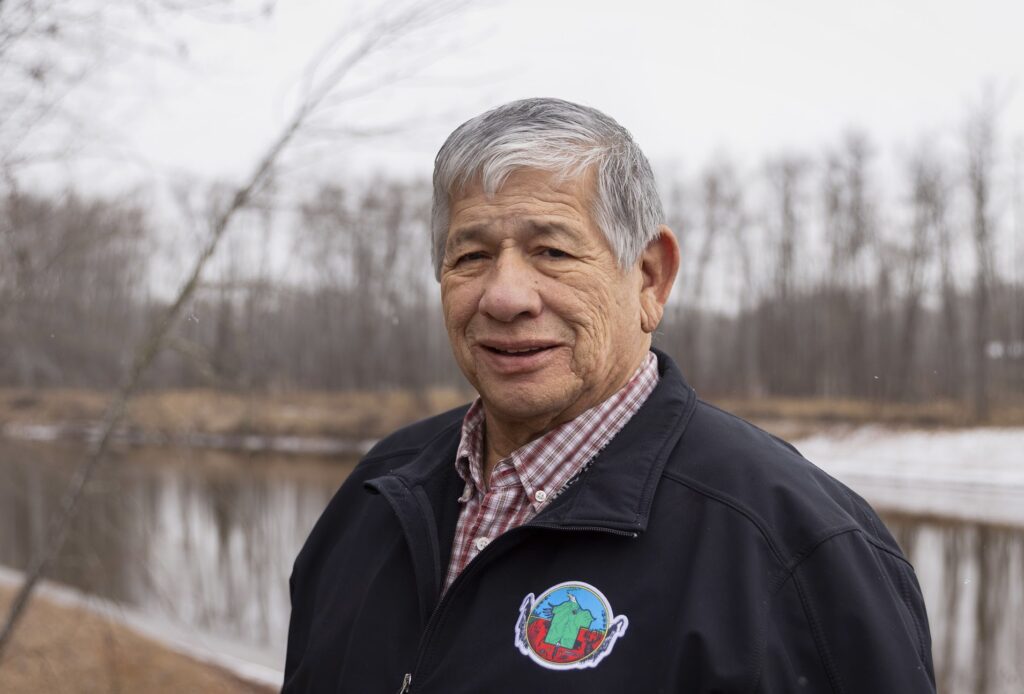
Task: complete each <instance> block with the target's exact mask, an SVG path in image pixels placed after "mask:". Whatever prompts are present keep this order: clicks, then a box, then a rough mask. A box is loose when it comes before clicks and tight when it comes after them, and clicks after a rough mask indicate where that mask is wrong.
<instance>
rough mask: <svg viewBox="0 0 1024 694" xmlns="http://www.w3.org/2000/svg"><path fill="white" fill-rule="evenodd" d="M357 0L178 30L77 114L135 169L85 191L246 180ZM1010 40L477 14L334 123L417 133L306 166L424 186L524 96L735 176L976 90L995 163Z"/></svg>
mask: <svg viewBox="0 0 1024 694" xmlns="http://www.w3.org/2000/svg"><path fill="white" fill-rule="evenodd" d="M353 4H355V5H357V6H358V7H357V8H356V9H357V10H358V9H359V8H360V7H361V8H363V9H365V8H366V7H371V6H373V5H374V4H375V2H366V1H364V2H361V3H352V2H348V3H342V2H338V1H337V0H280V2H279V3H278V5H277V7H276V9H275V11H274V14H273V15H272V16H271V17H270V18H269V19H261V20H257V21H254V22H250V23H247V24H244V25H238V26H230V25H223V24H199V23H189V24H181V25H180V26H178V27H176V28H175V31H177V32H178V33H179V34H180V35H182V36H184V38H185V39H186V40H187V42H188V44H189V46H190V55H191V57H190V60H189V62H188V64H187V65H186V66H185V67H182V66H180V65H176V64H173V63H159V62H157V63H154V62H147V63H146V64H145V65H144V66H142V67H135V68H134V69H133V70H127V71H126V72H125V75H126V76H125V77H124V78H123V79H122V80H120V81H119V82H117V84H118V85H119V86H118V87H117V89H118V91H117V94H116V95H115V96H113V97H111V96H110V95H104V96H103V97H102V104H103V106H102V108H95V107H88V108H89V109H90V111H91V112H92V115H93V116H95V117H98V118H102V119H103V121H104V123H105V128H106V130H107V131H108V132H109V133H111V137H112V138H113V140H114V141H115V142H117V143H118V144H119V145H121V146H123V147H124V148H125V149H126V150H129V151H133V152H136V153H137V154H138V156H139V157H140V158H141V159H142V160H143V161H145V162H147V165H146V166H144V167H137V166H134V165H132V166H127V167H109V166H107V167H100V169H99V170H98V171H97V170H94V171H91V172H90V173H89V183H90V184H91V185H99V186H106V185H114V186H121V185H124V184H125V183H128V184H129V185H131V184H132V183H134V182H139V183H141V181H142V180H143V179H145V178H146V177H148V176H150V175H152V174H153V173H154V172H158V173H159V174H165V173H167V172H169V171H170V172H175V173H184V174H187V175H189V176H195V177H197V178H198V179H200V180H210V179H228V180H230V179H232V178H237V177H239V176H241V175H242V174H243V173H244V172H245V171H246V170H248V168H249V167H250V166H251V165H252V163H253V161H254V160H255V158H256V157H257V156H258V154H259V152H260V151H261V150H262V149H263V148H264V147H265V146H266V144H267V142H268V141H269V140H270V139H271V138H272V137H273V135H274V133H275V132H277V131H278V130H279V128H280V127H281V124H282V122H283V121H284V118H285V115H286V113H287V110H288V104H289V103H290V99H291V98H292V97H293V96H294V89H295V85H296V84H297V82H298V80H297V77H298V76H299V75H301V73H302V67H303V65H304V64H305V63H306V61H307V60H308V57H309V56H310V54H311V53H312V52H313V50H314V49H315V48H316V47H317V46H319V45H320V44H321V42H322V41H323V38H324V37H325V36H327V35H328V34H329V33H330V32H331V31H333V30H334V29H335V28H336V27H337V26H339V25H340V24H341V23H342V22H344V21H347V18H350V17H351V16H352V12H353ZM1022 31H1024V2H1018V1H1016V0H1004V1H1003V2H997V1H995V0H974V1H973V2H951V1H945V0H888V1H886V2H882V1H880V0H862V1H861V2H857V3H852V2H834V1H824V0H818V1H811V0H807V1H803V0H775V1H773V2H765V1H763V0H761V1H757V0H729V1H719V2H702V3H695V2H686V1H682V2H668V1H666V2H656V1H654V0H632V1H631V2H628V3H624V2H604V1H600V0H589V1H584V0H508V1H506V2H504V3H497V2H490V3H486V4H482V5H480V6H478V7H475V8H473V9H472V11H470V12H468V13H464V14H462V15H460V16H456V17H454V18H452V20H451V21H449V22H448V23H447V24H445V25H444V26H443V27H441V28H439V29H437V30H434V31H432V33H431V34H430V35H429V36H427V37H424V38H425V39H426V41H427V43H428V45H429V46H431V47H433V48H434V49H437V47H439V46H443V45H445V44H446V43H448V42H451V41H453V40H455V41H456V42H458V43H460V44H461V48H459V49H458V50H457V51H455V52H454V53H452V54H451V55H450V56H449V57H448V58H446V59H444V60H441V61H440V62H435V63H432V64H430V65H428V66H427V67H425V68H424V71H423V74H422V75H421V76H420V77H418V78H415V79H411V80H408V81H406V82H404V83H402V84H400V85H398V86H396V87H393V88H389V89H388V90H386V91H385V92H382V93H381V94H380V95H378V96H376V97H374V98H373V99H372V100H367V101H363V102H360V104H358V105H357V106H356V107H355V108H354V109H353V110H351V111H346V112H343V113H342V114H341V115H342V116H345V117H351V118H354V119H355V120H356V122H358V123H359V124H361V125H364V126H365V125H368V124H387V123H394V122H409V121H412V122H415V123H416V124H417V125H416V126H415V127H413V128H411V129H407V130H406V131H404V133H403V134H402V135H400V136H390V137H387V138H379V139H375V140H372V141H361V142H360V143H358V144H355V145H352V144H350V143H348V142H345V143H338V144H336V145H333V146H331V147H330V148H329V149H328V150H326V151H325V152H324V153H323V154H324V155H325V156H324V157H323V158H322V160H321V161H320V162H319V163H318V164H317V166H320V167H324V166H326V167H328V168H329V170H331V171H337V172H342V173H347V174H348V175H350V176H353V175H354V176H364V175H366V174H367V173H368V172H371V171H375V170H381V169H383V170H387V171H392V172H396V173H402V174H406V175H421V176H424V177H426V176H429V174H430V170H431V164H432V160H433V156H434V153H435V152H436V150H437V148H438V147H439V146H440V144H441V142H442V141H443V139H444V137H445V136H446V135H447V133H448V132H449V131H450V130H451V129H453V128H454V127H455V126H456V125H458V124H459V123H461V122H462V121H463V120H465V119H466V118H469V117H471V116H473V115H475V114H477V113H479V112H481V111H483V110H485V109H486V108H489V107H491V106H493V105H496V104H499V103H502V102H505V101H508V100H511V99H516V98H520V97H526V96H558V97H562V98H566V99H570V100H573V101H579V102H583V103H586V104H589V105H592V106H596V107H598V108H600V109H602V110H604V111H605V112H607V113H608V114H610V115H612V116H613V117H614V118H616V119H617V120H618V121H619V122H620V123H622V124H623V125H624V126H626V127H627V128H628V129H630V130H631V131H632V132H633V134H634V136H635V137H636V138H637V140H638V141H639V142H640V143H641V145H642V146H643V147H644V149H645V150H646V151H647V153H648V156H649V157H650V158H651V159H652V161H653V162H654V163H655V165H656V167H658V166H659V165H660V166H661V167H665V166H670V165H675V164H676V163H679V162H682V164H683V165H684V166H685V168H686V169H687V170H691V171H692V170H693V169H694V168H695V167H696V166H699V165H700V164H701V163H702V162H703V161H704V160H706V159H707V158H708V156H710V155H711V154H712V153H713V152H715V151H716V150H720V149H724V150H727V151H729V152H732V153H734V154H736V155H738V156H739V157H740V158H741V159H743V160H746V161H748V163H753V162H755V161H756V160H757V158H759V157H760V156H762V155H765V154H771V153H774V152H778V151H779V150H781V149H783V148H798V149H801V150H804V151H807V152H809V153H817V152H819V151H820V150H821V148H822V147H823V146H825V145H826V144H828V143H830V142H833V141H836V140H837V139H838V137H839V136H840V134H841V133H842V132H843V131H844V129H846V128H847V127H850V126H856V127H860V128H862V129H864V130H866V131H867V132H868V133H869V134H870V135H871V136H872V137H873V138H874V140H875V142H876V143H877V145H878V146H879V149H880V150H881V151H882V152H886V153H889V152H894V151H896V150H899V149H900V148H903V149H904V150H906V149H907V148H909V147H910V146H911V145H913V144H915V143H916V142H917V141H919V140H920V139H921V138H922V137H928V136H935V135H941V136H946V137H953V136H954V135H955V134H956V132H957V129H958V128H959V127H960V124H961V122H962V121H963V118H964V114H965V113H966V110H967V106H968V104H969V103H970V102H971V101H972V100H974V101H976V100H977V99H978V98H979V96H980V94H981V92H982V88H983V86H984V85H985V84H986V83H990V84H992V85H993V86H994V87H995V88H996V90H997V92H998V93H999V94H1001V95H1002V96H1003V97H1004V98H1005V99H1006V101H1007V106H1006V107H1005V109H1004V111H1003V114H1002V120H1001V124H1002V127H1003V131H1002V136H1003V142H1002V148H1001V149H1002V151H1004V152H1010V151H1011V150H1012V149H1013V148H1017V149H1022V150H1024V144H1022V143H1024V94H1022V93H1021V91H1022V90H1024V40H1022V38H1021V36H1022ZM399 58H400V56H391V57H390V58H389V59H388V61H385V62H381V63H378V64H376V65H375V66H374V68H373V69H378V70H387V69H388V62H389V61H390V62H398V60H399ZM83 103H88V102H87V101H83ZM92 103H94V104H95V102H92ZM297 160H298V161H300V163H301V156H300V157H298V159H297ZM79 175H80V174H79Z"/></svg>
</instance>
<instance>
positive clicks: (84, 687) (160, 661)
mask: <svg viewBox="0 0 1024 694" xmlns="http://www.w3.org/2000/svg"><path fill="white" fill-rule="evenodd" d="M13 592H14V591H13V590H12V589H10V588H6V587H0V614H2V613H6V610H7V606H8V605H9V604H10V601H11V598H12V596H13ZM272 691H276V689H271V688H269V687H263V686H260V685H256V684H252V683H249V682H243V681H241V680H239V679H238V678H236V677H235V676H233V675H231V674H230V673H228V672H225V671H223V670H220V669H218V668H216V667H213V666H211V665H206V664H204V663H200V662H197V661H195V660H192V659H191V658H188V657H186V656H184V655H181V654H179V653H176V652H174V651H171V650H168V649H167V648H165V647H163V646H161V645H160V644H158V643H156V642H155V641H152V640H150V639H147V638H145V637H143V636H140V635H139V634H137V633H135V632H134V631H132V630H131V629H129V628H127V627H125V626H124V625H122V624H119V623H116V622H113V621H111V620H109V619H107V618H104V617H102V616H99V615H96V614H94V613H92V612H89V611H88V610H84V609H81V608H78V607H67V606H62V605H56V604H54V603H52V602H49V601H48V600H46V599H45V598H41V597H39V596H36V597H34V598H33V600H32V603H31V604H30V606H29V609H28V611H27V612H26V614H25V619H24V621H23V622H22V623H21V625H20V626H19V628H18V630H17V631H16V632H15V634H14V641H13V642H12V643H11V644H10V645H9V647H8V649H7V651H6V653H5V654H4V658H3V661H0V692H4V693H5V694H47V693H48V692H54V693H57V692H60V693H61V694H64V693H77V692H125V693H126V694H127V693H129V692H146V693H147V694H162V693H164V692H166V693H167V694H171V693H172V692H173V693H174V694H178V693H180V692H211V693H217V694H242V693H246V694H251V693H259V694H263V693H265V692H272Z"/></svg>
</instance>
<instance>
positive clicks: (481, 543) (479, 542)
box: [473, 537, 491, 552]
mask: <svg viewBox="0 0 1024 694" xmlns="http://www.w3.org/2000/svg"><path fill="white" fill-rule="evenodd" d="M473 544H474V545H476V550H477V551H478V552H479V551H481V550H483V548H484V547H486V546H487V545H489V544H491V538H489V537H478V538H476V541H475V542H474V543H473Z"/></svg>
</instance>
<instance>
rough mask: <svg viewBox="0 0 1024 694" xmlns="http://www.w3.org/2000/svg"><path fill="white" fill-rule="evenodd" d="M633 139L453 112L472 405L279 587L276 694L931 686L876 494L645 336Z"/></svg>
mask: <svg viewBox="0 0 1024 694" xmlns="http://www.w3.org/2000/svg"><path fill="white" fill-rule="evenodd" d="M662 222H663V214H662V210H661V203H660V201H659V198H658V193H657V190H656V188H655V184H654V180H653V176H652V174H651V169H650V166H649V164H648V162H647V160H646V158H645V157H644V155H643V153H642V152H641V151H640V149H639V148H638V147H637V145H636V143H635V142H634V141H633V140H632V138H631V137H630V135H629V133H627V132H626V131H625V130H624V129H623V128H622V127H621V126H619V125H618V124H617V123H616V122H615V121H613V120H612V119H611V118H609V117H607V116H606V115H604V114H602V113H600V112H598V111H595V110H593V109H590V108H585V107H582V106H577V105H575V104H571V103H567V102H564V101H559V100H555V99H530V100H525V101H517V102H514V103H511V104H506V105H504V106H501V107H499V108H497V109H494V110H493V111H489V112H488V113H485V114H483V115H481V116H479V117H477V118H474V119H472V120H470V121H468V122H467V123H464V124H463V125H462V126H461V127H459V128H458V129H457V130H456V131H455V132H454V133H453V134H452V135H451V136H450V137H449V138H448V141H447V142H445V144H444V146H443V147H442V148H441V151H440V152H439V154H438V156H437V161H436V165H435V169H434V210H433V220H432V230H433V260H434V267H435V270H436V273H437V277H438V279H439V280H440V283H441V302H442V305H443V308H444V317H445V323H446V326H447V329H448V334H449V337H450V339H451V344H452V350H453V352H454V354H455V358H456V360H457V361H458V364H459V366H460V367H461V369H462V371H463V373H464V374H465V375H466V378H467V379H468V380H469V382H470V383H471V384H472V385H473V387H474V388H475V389H476V391H477V392H478V393H479V396H480V397H479V398H478V399H477V400H476V401H475V402H474V403H473V404H472V405H470V406H468V407H462V408H459V409H457V410H454V411H451V412H447V413H445V414H442V415H438V416H436V417H432V418H430V419H426V420H424V421H421V422H419V423H417V424H413V425H411V426H409V427H407V428H405V429H402V430H400V431H398V432H396V433H394V434H392V435H391V436H389V437H387V438H386V439H384V440H383V441H381V442H380V443H379V444H377V445H376V446H375V447H374V449H373V450H372V451H371V452H370V453H369V454H368V455H367V456H366V458H365V459H364V460H363V461H362V462H361V463H360V464H359V466H358V467H357V468H356V470H355V471H354V472H353V473H352V475H351V477H350V478H349V479H348V481H346V482H345V484H344V485H343V486H342V488H341V489H340V490H339V491H338V493H337V495H336V496H335V497H334V499H333V500H332V501H331V503H330V505H329V506H328V508H327V510H326V511H325V512H324V514H323V516H322V517H321V519H320V520H319V522H318V523H317V525H316V527H315V528H314V529H313V531H312V533H311V535H310V537H309V539H308V540H307V542H306V544H305V546H304V547H303V549H302V551H301V552H300V554H299V556H298V558H297V559H296V562H295V566H294V571H293V573H292V578H291V593H292V618H291V627H290V631H289V635H288V654H287V662H286V669H285V682H284V690H283V691H285V692H354V693H358V694H367V693H373V692H391V693H393V692H396V691H401V692H417V693H419V692H423V693H424V694H426V693H427V692H438V693H443V694H455V693H459V692H487V693H491V692H516V693H517V694H519V693H521V692H559V693H562V692H565V693H569V692H588V693H593V692H850V693H855V694H860V693H863V692H873V693H879V694H880V693H890V692H891V693H894V694H895V693H899V694H910V693H915V692H931V691H934V684H933V682H934V676H933V674H932V663H931V653H930V648H931V647H930V637H929V633H928V624H927V619H926V616H925V610H924V606H923V603H922V599H921V593H920V590H919V588H918V584H917V581H916V579H915V577H914V572H913V569H912V568H911V566H910V565H909V564H908V563H907V560H906V559H905V558H904V557H903V555H902V553H901V552H900V549H899V547H898V546H897V545H896V543H895V542H894V541H893V539H892V537H891V536H890V535H889V533H888V532H887V531H886V530H885V528H884V527H883V525H882V523H881V521H879V519H878V517H877V516H876V515H875V513H874V512H873V511H872V510H871V509H870V508H869V507H868V505H867V504H866V503H865V502H864V501H863V500H861V499H860V498H859V497H858V496H857V495H855V494H854V493H853V492H851V491H850V490H849V489H847V488H846V487H844V486H843V485H842V484H840V483H839V482H837V481H835V480H833V479H832V478H830V477H829V476H828V475H826V474H825V473H823V472H822V471H820V470H819V469H817V468H816V467H814V466H813V465H812V464H811V463H809V462H807V461H806V460H804V459H803V458H802V457H801V456H800V454H799V453H798V452H797V451H796V450H795V449H793V448H792V447H791V446H789V445H788V444H786V443H784V442H782V441H780V440H778V439H776V438H774V437H773V436H771V435H769V434H766V433H765V432H763V431H761V430H760V429H757V428H756V427H754V426H752V425H750V424H748V423H746V422H744V421H742V420H740V419H737V418H736V417H734V416H732V415H729V414H727V413H725V412H722V411H721V410H718V409H716V408H715V407H713V406H711V405H708V404H706V403H703V402H701V401H699V400H698V399H697V397H696V394H695V393H694V391H693V389H692V388H690V387H689V386H688V385H687V384H686V383H685V382H684V380H683V377H682V375H681V374H680V372H679V370H678V368H677V367H676V365H675V364H674V363H673V362H672V360H671V359H669V358H668V357H667V356H666V355H664V354H662V353H661V352H658V351H652V350H651V334H652V333H653V332H654V330H655V329H656V328H657V326H658V323H659V321H660V320H661V317H662V311H663V308H664V305H665V302H666V300H667V299H668V295H669V291H670V290H671V287H672V283H673V281H674V279H675V275H676V271H677V269H678V267H679V247H678V244H677V242H676V239H675V237H674V236H673V235H672V232H671V231H670V230H669V229H668V228H667V227H665V226H664V225H663V223H662Z"/></svg>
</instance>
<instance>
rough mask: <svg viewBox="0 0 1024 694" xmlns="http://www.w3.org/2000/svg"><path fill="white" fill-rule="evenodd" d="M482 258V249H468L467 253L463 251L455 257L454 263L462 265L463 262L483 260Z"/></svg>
mask: <svg viewBox="0 0 1024 694" xmlns="http://www.w3.org/2000/svg"><path fill="white" fill-rule="evenodd" d="M483 258H484V253H483V251H470V252H469V253H463V254H462V255H460V256H459V257H458V258H456V259H455V264H456V265H462V264H463V263H469V262H472V261H474V260H483Z"/></svg>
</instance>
